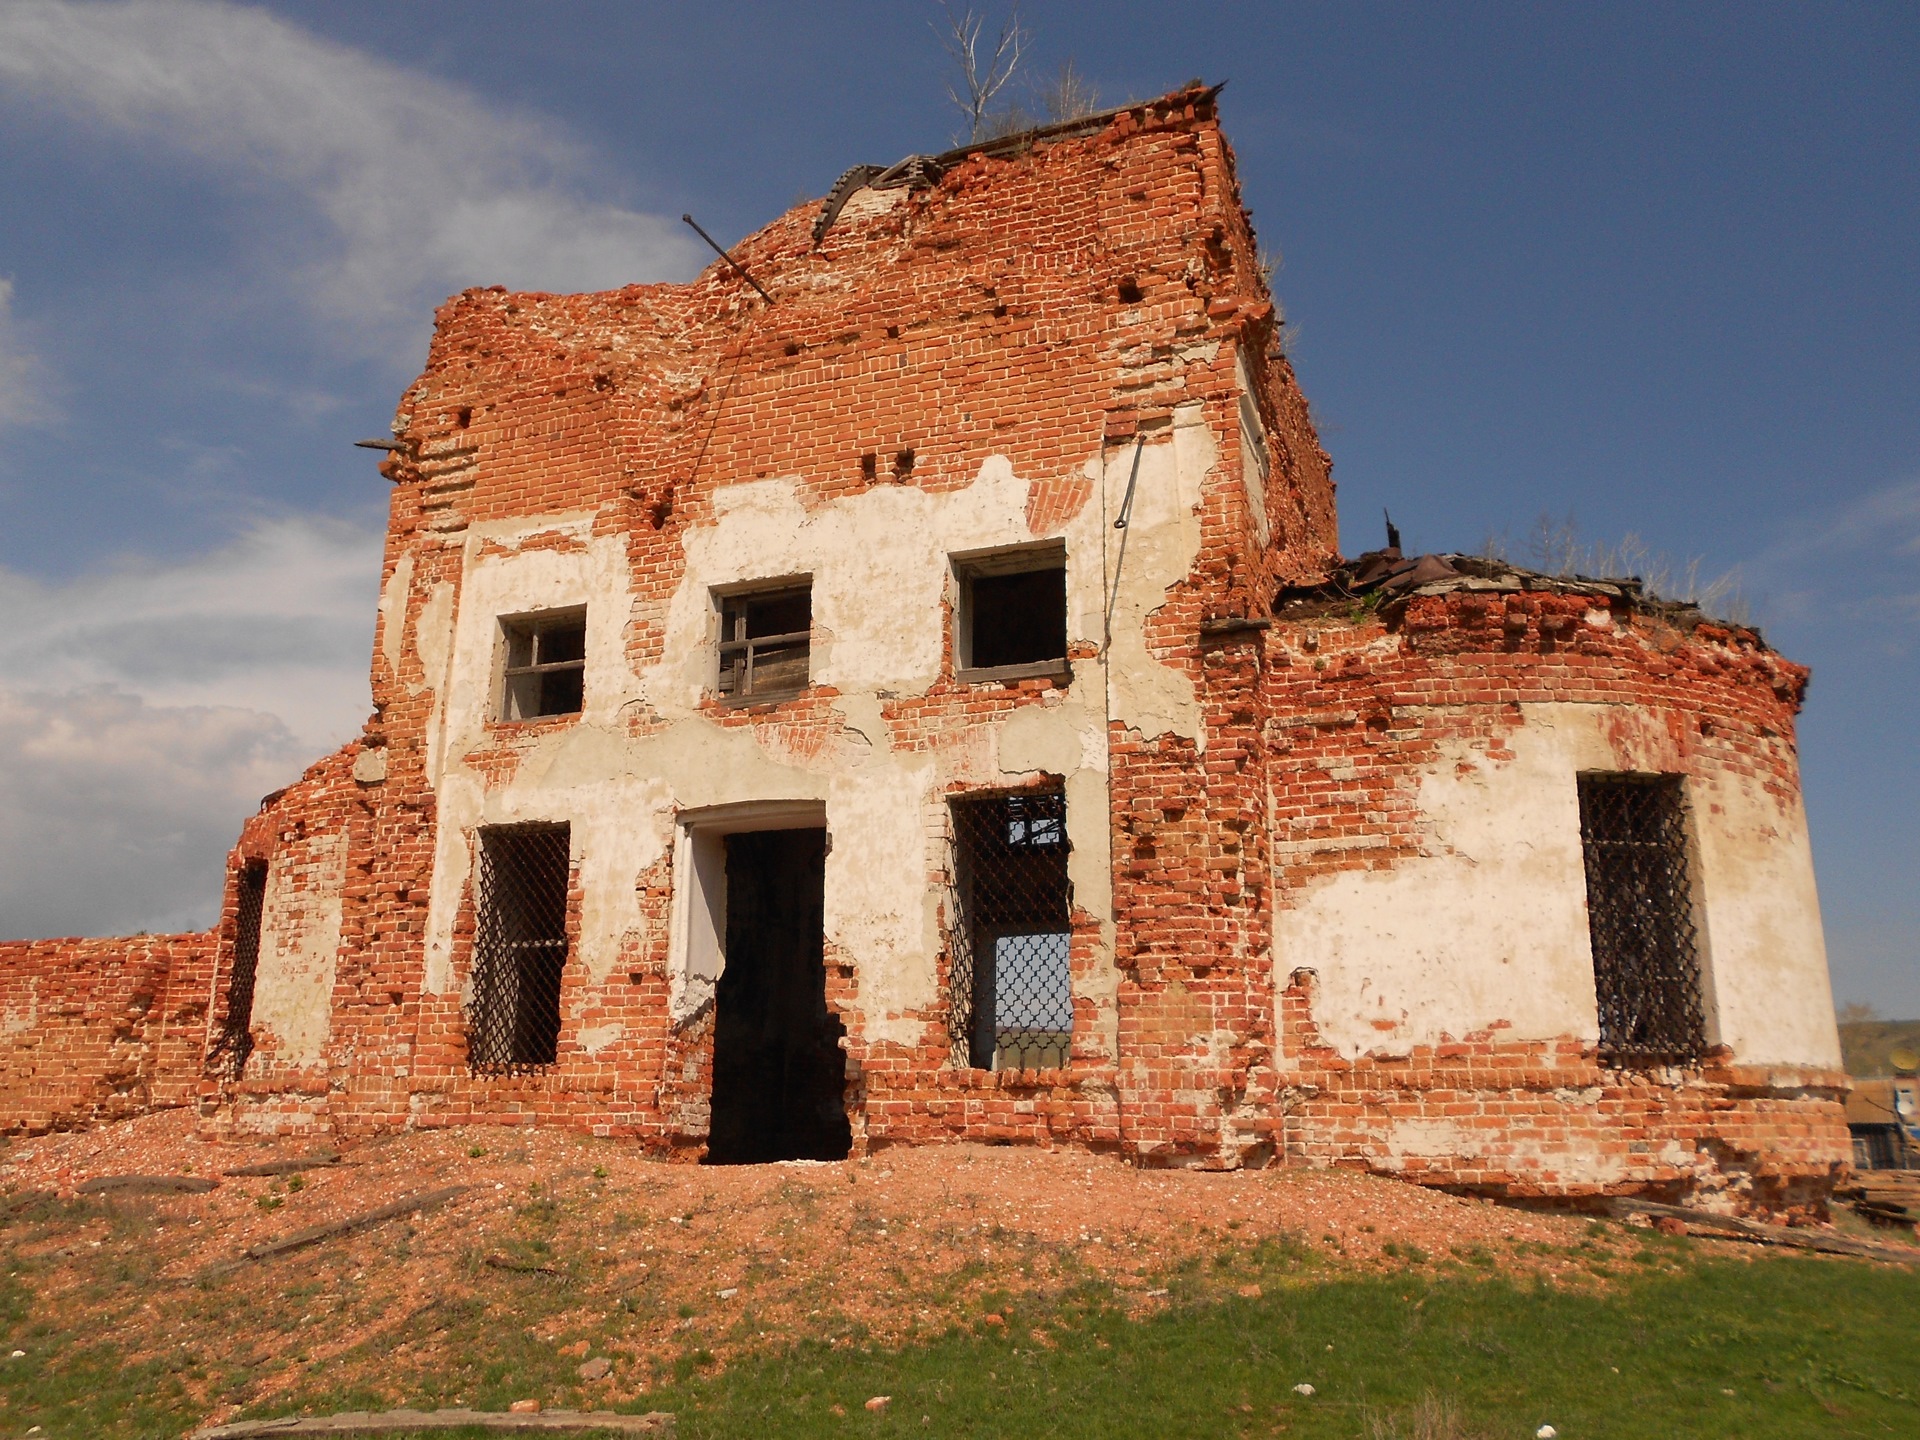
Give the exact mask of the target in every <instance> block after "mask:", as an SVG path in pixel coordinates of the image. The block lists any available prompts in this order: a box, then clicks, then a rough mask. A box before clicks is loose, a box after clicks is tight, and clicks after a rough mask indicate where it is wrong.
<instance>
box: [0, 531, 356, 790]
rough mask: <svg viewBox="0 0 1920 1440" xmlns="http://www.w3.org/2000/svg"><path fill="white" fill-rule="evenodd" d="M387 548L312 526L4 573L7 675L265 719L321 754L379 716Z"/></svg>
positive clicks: (46, 685)
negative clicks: (187, 549) (370, 690)
mask: <svg viewBox="0 0 1920 1440" xmlns="http://www.w3.org/2000/svg"><path fill="white" fill-rule="evenodd" d="M380 543H381V542H380V536H379V535H378V534H375V533H373V532H371V531H368V530H364V529H360V528H358V527H355V526H351V525H348V524H345V523H344V522H339V521H332V520H322V519H316V518H312V517H301V518H292V519H282V520H278V521H273V522H269V523H266V524H262V525H259V526H256V527H255V528H254V529H252V530H250V531H248V532H247V533H246V534H244V535H243V536H241V538H240V539H238V540H237V541H235V542H234V543H233V544H231V545H228V546H225V547H223V548H221V549H219V550H216V551H213V552H211V553H209V554H206V555H201V556H196V557H193V558H190V559H187V560H183V561H178V562H173V563H163V562H158V561H153V560H137V561H127V562H125V563H123V564H120V565H118V566H115V567H112V568H107V569H101V570H94V571H90V572H88V573H85V574H83V575H80V576H78V577H76V578H73V579H69V580H63V581H46V580H40V579H36V578H34V577H31V576H28V575H24V574H21V573H19V572H17V571H12V570H7V569H4V568H0V611H4V613H5V614H6V615H7V617H8V624H7V626H6V627H5V629H4V630H0V677H4V682H3V683H4V684H5V685H6V687H7V688H8V689H11V690H14V691H16V692H18V691H25V690H38V691H69V690H74V689H80V688H91V687H98V686H109V687H114V688H117V689H119V690H123V691H128V692H132V693H135V694H138V695H140V696H142V697H143V698H144V699H145V700H146V701H147V702H149V703H151V704H157V705H163V706H196V705H199V706H204V705H220V706H230V707H235V708H238V709H243V710H248V711H254V712H259V713H263V714H267V715H271V716H273V717H275V718H276V719H277V721H278V722H279V723H281V724H283V725H284V726H285V727H286V729H287V731H288V732H289V733H290V734H291V735H293V736H296V737H298V738H299V739H300V740H301V741H302V743H304V744H306V745H308V746H310V747H312V748H313V751H314V754H315V755H318V754H319V753H320V750H321V749H323V748H325V747H330V746H332V745H336V744H338V743H340V742H341V741H342V740H345V739H347V738H349V737H350V736H351V735H352V734H353V733H354V732H355V731H356V730H357V729H358V728H359V726H360V722H361V721H362V720H364V719H365V718H366V715H367V711H368V708H369V704H370V701H369V699H368V694H367V665H368V658H369V656H370V655H371V653H372V646H373V617H374V603H375V600H376V598H377V591H378V587H379V578H380ZM0 813H3V812H0Z"/></svg>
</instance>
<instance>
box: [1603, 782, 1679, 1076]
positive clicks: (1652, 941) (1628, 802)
mask: <svg viewBox="0 0 1920 1440" xmlns="http://www.w3.org/2000/svg"><path fill="white" fill-rule="evenodd" d="M1580 840H1581V847H1582V849H1583V850H1584V851H1585V854H1586V868H1587V928H1588V933H1589V935H1590V936H1591V938H1592V941H1593V978H1594V988H1595V990H1596V992H1597V993H1598V996H1599V1000H1600V1054H1601V1057H1602V1058H1603V1059H1608V1060H1614V1061H1622V1062H1627V1063H1633V1062H1671V1061H1681V1060H1694V1059H1698V1058H1699V1056H1700V1055H1701V1054H1702V1052H1703V1051H1704V1050H1705V1049H1706V1024H1705V1020H1704V1018H1703V1015H1702V1011H1701V1002H1700V960H1699V955H1698V952H1697V948H1696V934H1695V929H1694V921H1693V883H1692V879H1691V876H1690V874H1689V872H1688V864H1687V826H1686V806H1685V802H1684V800H1683V798H1682V796H1681V792H1680V777H1679V776H1677V775H1582V776H1581V777H1580Z"/></svg>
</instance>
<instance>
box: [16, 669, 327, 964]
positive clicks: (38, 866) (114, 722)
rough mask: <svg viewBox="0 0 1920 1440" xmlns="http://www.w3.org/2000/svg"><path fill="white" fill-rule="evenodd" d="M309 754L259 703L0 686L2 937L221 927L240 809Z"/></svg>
mask: <svg viewBox="0 0 1920 1440" xmlns="http://www.w3.org/2000/svg"><path fill="white" fill-rule="evenodd" d="M303 758H304V757H303V756H302V753H301V747H300V745H299V742H297V741H296V740H295V739H294V738H293V737H292V736H291V735H290V734H289V733H288V732H287V729H286V727H285V726H284V725H282V724H281V723H280V722H279V721H278V720H276V719H275V718H274V717H273V716H271V715H263V714H261V713H259V712H257V711H251V710H237V709H232V708H223V707H212V706H188V707H167V706H153V705H148V704H146V703H145V702H143V701H142V700H141V699H140V698H139V697H138V696H137V695H129V694H126V693H124V692H121V691H116V690H112V689H108V688H104V687H102V688H98V689H92V690H80V691H73V692H68V693H65V694H47V693H44V692H33V691H27V692H21V693H9V692H7V691H0V815H4V816H5V817H6V823H5V824H3V825H0V938H16V937H31V936H39V935H112V934H118V933H123V932H126V931H130V930H136V929H139V930H153V931H168V930H177V929H192V928H199V927H201V926H204V925H207V924H210V923H211V922H212V920H213V919H214V918H215V917H216V916H217V914H218V913H219V908H220V886H221V869H222V859H223V857H224V856H225V854H226V851H227V849H228V847H229V846H231V845H232V844H233V842H234V839H235V838H236V836H237V835H238V833H239V826H240V821H241V819H242V818H244V817H245V816H246V815H247V814H248V813H249V812H251V811H252V810H253V808H254V807H255V806H256V805H257V804H258V803H259V800H260V797H261V796H262V795H263V794H265V793H266V792H267V791H269V790H271V789H273V788H274V787H276V786H279V785H284V784H285V783H286V782H287V781H288V780H289V779H291V778H292V777H293V776H295V775H297V774H299V770H300V765H301V761H302V759H303Z"/></svg>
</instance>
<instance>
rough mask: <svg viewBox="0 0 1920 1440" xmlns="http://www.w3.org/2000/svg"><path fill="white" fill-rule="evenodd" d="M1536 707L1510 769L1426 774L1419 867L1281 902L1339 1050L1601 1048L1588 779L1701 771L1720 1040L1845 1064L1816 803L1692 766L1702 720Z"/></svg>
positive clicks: (1712, 1016)
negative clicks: (1821, 892) (1686, 746)
mask: <svg viewBox="0 0 1920 1440" xmlns="http://www.w3.org/2000/svg"><path fill="white" fill-rule="evenodd" d="M1520 709H1521V718H1520V723H1519V725H1518V726H1517V727H1515V728H1513V729H1512V730H1510V731H1506V732H1504V733H1503V734H1502V736H1501V739H1502V741H1503V743H1504V746H1505V747H1506V749H1508V750H1509V751H1510V752H1511V755H1510V757H1499V758H1496V757H1495V756H1494V755H1491V754H1489V753H1488V749H1487V747H1486V745H1484V744H1457V745H1454V746H1451V747H1448V748H1446V749H1444V750H1443V751H1442V753H1441V754H1440V755H1439V756H1438V757H1437V758H1436V759H1435V761H1434V762H1433V763H1432V764H1430V765H1429V766H1427V767H1426V768H1425V769H1424V770H1423V771H1422V773H1421V775H1420V777H1419V794H1418V800H1417V804H1418V808H1419V812H1420V815H1421V817H1422V824H1423V829H1424V832H1425V841H1424V848H1423V853H1422V854H1421V855H1420V856H1418V857H1417V858H1409V859H1402V860H1400V861H1398V862H1397V863H1396V864H1395V865H1394V866H1393V867H1392V868H1390V869H1382V870H1349V871H1342V872H1339V873H1336V874H1333V875H1329V876H1325V877H1322V878H1320V879H1317V880H1315V881H1313V882H1310V883H1309V884H1308V885H1306V886H1305V887H1304V888H1303V889H1301V890H1300V891H1298V892H1296V893H1294V894H1292V895H1291V896H1290V897H1287V898H1285V899H1283V900H1282V902H1281V907H1280V908H1279V909H1278V910H1277V912H1276V914H1275V921H1274V956H1275V965H1276V968H1277V971H1278V973H1279V975H1280V976H1281V977H1285V976H1286V975H1287V974H1289V973H1290V972H1291V971H1292V970H1294V969H1296V968H1306V969H1311V970H1313V971H1315V972H1316V985H1315V989H1314V995H1315V998H1314V1008H1313V1015H1314V1020H1315V1022H1316V1024H1317V1025H1318V1027H1319V1030H1320V1034H1321V1036H1322V1038H1323V1039H1324V1040H1325V1041H1326V1042H1327V1043H1328V1044H1330V1045H1333V1046H1334V1047H1335V1048H1337V1049H1338V1050H1339V1051H1340V1053H1342V1054H1343V1055H1345V1056H1347V1057H1349V1058H1356V1057H1359V1056H1361V1055H1367V1054H1372V1055H1394V1054H1404V1053H1406V1052H1407V1051H1408V1050H1409V1049H1411V1048H1412V1047H1414V1046H1424V1045H1434V1044H1439V1043H1442V1042H1444V1041H1448V1040H1458V1039H1462V1038H1465V1037H1467V1036H1470V1035H1475V1034H1482V1033H1485V1032H1488V1031H1491V1030H1495V1029H1498V1030H1499V1033H1500V1037H1501V1038H1502V1039H1505V1040H1547V1039H1553V1038H1556V1037H1560V1036H1572V1037H1577V1038H1580V1039H1585V1040H1597V1039H1598V1038H1599V1029H1598V1018H1597V1011H1596V1001H1595V994H1594V978H1593V955H1592V950H1591V947H1590V944H1589V941H1588V932H1587V909H1586V874H1585V868H1584V862H1583V859H1582V854H1581V844H1580V811H1579V798H1578V794H1577V788H1576V782H1577V777H1578V776H1579V775H1580V774H1581V773H1582V772H1585V771H1642V772H1662V773H1675V772H1678V771H1681V770H1682V769H1686V768H1690V769H1691V770H1692V773H1691V774H1690V775H1689V776H1688V780H1687V787H1686V794H1687V803H1688V808H1689V811H1690V815H1691V819H1692V825H1693V831H1694V837H1693V839H1694V845H1693V855H1692V861H1693V870H1694V878H1695V885H1696V890H1697V899H1698V903H1697V905H1696V916H1697V919H1698V923H1699V927H1700V958H1701V968H1702V982H1703V984H1702V989H1703V999H1704V1002H1705V1010H1706V1022H1707V1040H1708V1043H1709V1044H1722V1043H1723V1044H1726V1045H1728V1046H1730V1047H1731V1049H1732V1052H1733V1058H1734V1060H1735V1061H1736V1062H1739V1063H1745V1064H1755V1065H1770V1064H1783V1065H1784V1064H1793V1065H1800V1066H1825V1067H1829V1068H1836V1069H1837V1068H1838V1067H1839V1064H1840V1042H1839V1034H1838V1031H1837V1029H1836V1027H1835V1025H1834V1019H1833V1002H1832V996H1831V993H1830V991H1829V988H1828V980H1827V963H1826V946H1825V942H1824V939H1823V936H1822V933H1821V927H1820V908H1819V897H1818V895H1817V893H1816V891H1815V888H1814V878H1813V857H1812V852H1811V849H1810V847H1809V845H1808V840H1807V826H1806V815H1805V811H1804V809H1803V807H1802V804H1801V801H1800V797H1799V795H1798V793H1797V792H1795V793H1791V794H1785V793H1781V792H1780V791H1779V790H1778V789H1777V788H1775V787H1770V786H1768V785H1766V784H1765V783H1763V782H1762V781H1761V780H1759V779H1757V778H1755V777H1753V776H1751V775H1745V774H1737V773H1733V772H1730V771H1724V770H1721V769H1719V768H1716V767H1715V765H1714V763H1713V761H1712V760H1711V758H1709V756H1708V755H1704V754H1703V755H1702V756H1698V757H1696V758H1695V760H1694V761H1693V763H1692V765H1691V766H1690V767H1689V766H1683V764H1682V761H1681V757H1680V755H1679V753H1678V751H1677V750H1676V748H1675V744H1674V739H1673V736H1674V734H1675V733H1676V727H1677V726H1678V725H1679V724H1680V723H1682V722H1686V721H1688V720H1689V717H1682V716H1669V715H1666V714H1662V713H1660V712H1657V711H1651V710H1647V709H1641V708H1633V707H1626V706H1620V705H1597V704H1532V705H1525V706H1522V707H1520ZM1774 743H1781V742H1778V741H1776V742H1774ZM1283 983H1284V978H1283ZM1456 1148H1457V1146H1456Z"/></svg>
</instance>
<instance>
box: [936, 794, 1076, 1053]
mask: <svg viewBox="0 0 1920 1440" xmlns="http://www.w3.org/2000/svg"><path fill="white" fill-rule="evenodd" d="M952 812H953V882H954V906H953V909H954V919H953V925H952V929H951V931H950V934H949V942H948V943H949V949H950V951H951V954H952V957H953V964H952V973H951V980H950V983H949V988H950V992H951V999H952V1007H953V1009H952V1013H953V1039H954V1051H953V1058H954V1062H955V1063H956V1064H963V1065H971V1066H973V1067H974V1068H976V1069H981V1070H989V1069H991V1070H1038V1069H1057V1068H1060V1067H1063V1066H1065V1065H1066V1064H1067V1061H1068V1056H1069V1052H1070V1050H1071V1048H1072V1042H1073V976H1072V971H1071V969H1070V967H1069V964H1068V955H1069V950H1070V945H1071V940H1072V934H1071V915H1072V892H1071V890H1070V888H1069V885H1068V881H1067V852H1068V846H1067V805H1066V797H1065V796H1064V795H1063V794H1062V793H1061V792H1059V791H1058V790H1052V791H1026V792H1022V793H1019V794H1014V795H988V796H979V797H969V798H965V799H957V800H955V801H953V802H952Z"/></svg>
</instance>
